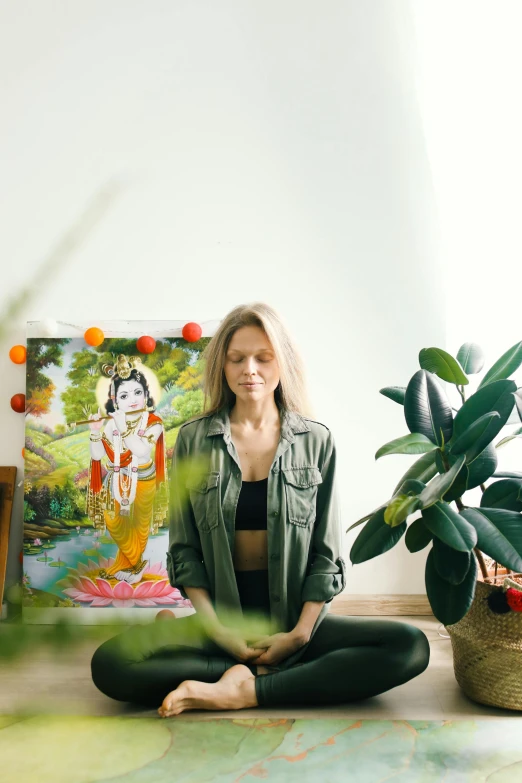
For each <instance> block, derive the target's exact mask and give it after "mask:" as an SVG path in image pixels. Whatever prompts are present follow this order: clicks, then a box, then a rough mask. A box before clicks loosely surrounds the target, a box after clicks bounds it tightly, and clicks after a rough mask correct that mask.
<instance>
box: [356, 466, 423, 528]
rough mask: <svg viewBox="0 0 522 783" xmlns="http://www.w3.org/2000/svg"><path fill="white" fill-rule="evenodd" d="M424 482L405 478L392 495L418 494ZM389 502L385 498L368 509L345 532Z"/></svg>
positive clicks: (367, 518) (365, 520) (361, 522)
mask: <svg viewBox="0 0 522 783" xmlns="http://www.w3.org/2000/svg"><path fill="white" fill-rule="evenodd" d="M425 486H426V484H424V483H423V482H422V481H418V480H417V479H406V480H405V481H403V482H402V483H401V485H400V487H399V489H398V491H397V490H394V493H393V496H394V497H395V495H398V494H400V493H403V494H408V493H410V494H412V495H418V494H420V493H421V492H422V490H423V489H424V487H425ZM389 503H390V500H387V501H386V503H381V505H380V506H377V508H375V509H374V510H373V511H370V513H369V514H366V515H365V516H364V517H361V519H358V520H357V522H354V523H353V525H350V527H349V528H347V529H346V532H347V533H348V532H349V531H350V530H352V529H353V528H354V527H357V526H358V525H362V524H363V523H364V522H367V521H368V520H369V519H371V517H373V515H374V514H376V513H377V512H378V511H379V509H381V508H384V509H385V508H386V507H387V505H388V504H389Z"/></svg>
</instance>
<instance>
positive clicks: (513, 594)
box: [506, 587, 522, 612]
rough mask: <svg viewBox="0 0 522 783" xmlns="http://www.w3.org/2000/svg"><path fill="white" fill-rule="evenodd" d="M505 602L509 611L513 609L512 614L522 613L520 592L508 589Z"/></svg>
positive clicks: (521, 593)
mask: <svg viewBox="0 0 522 783" xmlns="http://www.w3.org/2000/svg"><path fill="white" fill-rule="evenodd" d="M506 600H507V602H508V604H509V607H510V609H513V611H514V612H522V590H516V589H515V588H514V587H508V589H507V590H506Z"/></svg>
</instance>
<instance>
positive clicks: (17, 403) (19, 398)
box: [11, 394, 25, 413]
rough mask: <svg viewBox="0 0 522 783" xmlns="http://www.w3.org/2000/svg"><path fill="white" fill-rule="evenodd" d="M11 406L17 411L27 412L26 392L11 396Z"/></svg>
mask: <svg viewBox="0 0 522 783" xmlns="http://www.w3.org/2000/svg"><path fill="white" fill-rule="evenodd" d="M11 408H12V409H13V410H14V411H16V413H25V394H13V396H12V397H11Z"/></svg>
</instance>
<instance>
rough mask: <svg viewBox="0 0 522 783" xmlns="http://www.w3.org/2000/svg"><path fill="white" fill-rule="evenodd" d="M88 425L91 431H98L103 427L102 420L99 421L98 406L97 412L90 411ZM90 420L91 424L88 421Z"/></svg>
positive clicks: (99, 412)
mask: <svg viewBox="0 0 522 783" xmlns="http://www.w3.org/2000/svg"><path fill="white" fill-rule="evenodd" d="M89 420H90V421H89V427H90V429H91V432H98V431H99V430H101V428H102V427H103V421H101V411H100V409H99V408H98V413H92V414H91V415H90V416H89ZM90 422H92V424H91V423H90Z"/></svg>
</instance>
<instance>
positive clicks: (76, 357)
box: [23, 322, 210, 622]
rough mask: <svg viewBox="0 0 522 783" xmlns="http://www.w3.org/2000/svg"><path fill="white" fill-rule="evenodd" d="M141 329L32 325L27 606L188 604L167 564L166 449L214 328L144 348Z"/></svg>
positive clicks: (198, 406)
mask: <svg viewBox="0 0 522 783" xmlns="http://www.w3.org/2000/svg"><path fill="white" fill-rule="evenodd" d="M127 323H130V324H131V325H132V322H127ZM139 334H140V332H139V331H138V330H137V331H136V336H132V337H127V336H125V337H106V338H105V339H104V341H103V342H102V343H101V345H99V346H97V347H92V346H88V345H87V344H86V343H85V340H84V339H83V337H77V336H72V337H53V338H40V337H28V341H27V389H26V424H25V449H24V456H25V478H24V545H23V546H24V576H23V606H24V615H26V614H27V610H29V613H30V612H31V610H35V609H49V608H53V609H61V610H65V609H69V610H71V609H74V610H78V609H82V610H87V611H86V612H85V613H82V614H88V615H90V617H89V618H88V619H87V620H86V619H85V618H84V619H82V622H97V620H94V619H92V618H93V617H94V616H97V617H98V618H99V616H100V615H99V612H100V611H102V612H104V614H106V612H107V610H111V609H112V610H119V612H120V613H121V610H125V611H124V614H125V615H128V612H127V610H130V609H132V610H133V611H132V615H133V616H141V617H143V616H147V615H150V614H156V613H157V611H158V609H159V608H165V607H168V608H177V609H181V610H185V612H183V611H182V612H181V613H186V611H193V607H192V604H191V603H190V602H189V601H188V600H186V599H184V598H183V597H182V596H181V594H180V592H179V590H178V589H177V588H174V587H172V586H171V585H170V583H169V579H168V575H167V570H166V563H165V559H166V552H167V549H168V524H169V459H170V457H171V455H172V451H173V447H174V443H175V441H176V437H177V432H178V430H179V427H180V426H181V425H182V424H183V423H184V422H185V421H186V420H187V419H190V418H192V417H193V416H195V415H197V414H198V413H199V412H200V411H201V410H202V408H203V392H202V389H201V378H202V366H201V365H202V359H201V353H202V351H203V349H204V347H205V345H206V344H207V343H208V341H209V339H210V338H209V337H201V338H200V339H199V340H198V341H197V342H192V343H188V342H186V341H185V340H184V339H183V338H181V337H179V338H178V337H165V338H162V337H158V338H157V340H156V344H155V349H154V351H153V352H152V353H149V354H143V355H141V354H139V352H138V351H137V348H136V341H137V338H138V337H139ZM93 610H95V611H93ZM147 610H148V611H147ZM176 613H178V612H176ZM75 614H76V612H75ZM53 615H54V612H53Z"/></svg>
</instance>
